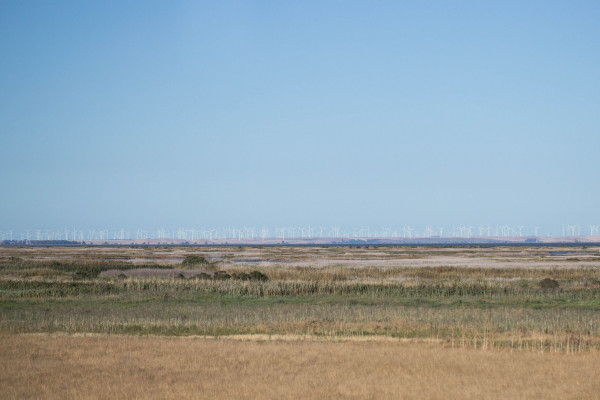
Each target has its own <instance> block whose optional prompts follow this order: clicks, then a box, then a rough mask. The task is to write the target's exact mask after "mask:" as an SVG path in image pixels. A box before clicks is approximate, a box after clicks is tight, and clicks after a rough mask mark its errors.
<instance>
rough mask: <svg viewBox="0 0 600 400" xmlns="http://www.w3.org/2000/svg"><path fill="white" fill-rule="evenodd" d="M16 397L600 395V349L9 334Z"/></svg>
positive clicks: (4, 348) (5, 383) (4, 369)
mask: <svg viewBox="0 0 600 400" xmlns="http://www.w3.org/2000/svg"><path fill="white" fill-rule="evenodd" d="M0 354H2V356H1V358H2V362H1V363H0V387H2V397H3V398H7V399H13V398H19V399H37V398H45V399H85V398H97V399H116V398H120V399H132V398H143V399H188V398H189V399H191V398H195V399H309V398H310V399H337V398H344V399H531V398H544V399H594V398H598V396H599V393H600V372H599V371H598V365H600V356H599V355H598V353H597V352H594V353H583V354H570V355H565V354H557V353H540V352H532V351H512V352H511V351H498V350H488V351H485V350H473V349H451V348H444V347H440V346H438V345H435V344H431V345H430V344H426V343H421V344H416V343H404V342H401V341H397V340H380V341H365V342H361V341H346V342H331V341H291V342H289V341H268V340H266V341H257V340H250V341H240V340H228V339H217V340H215V339H203V338H197V337H187V338H172V337H135V336H102V335H101V336H87V337H84V336H67V335H46V334H35V335H26V334H19V335H2V336H0Z"/></svg>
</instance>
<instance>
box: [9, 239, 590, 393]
mask: <svg viewBox="0 0 600 400" xmlns="http://www.w3.org/2000/svg"><path fill="white" fill-rule="evenodd" d="M90 334H91V335H94V336H93V337H91V338H90V337H85V338H83V337H81V335H90ZM0 335H2V346H3V351H2V361H3V362H2V365H13V364H12V363H13V360H12V358H11V357H13V358H19V357H18V355H19V354H20V355H21V356H22V357H23V360H21V361H20V363H21V364H14V365H23V368H29V369H26V370H23V371H21V372H18V371H17V372H15V371H12V370H11V371H9V370H8V369H7V368H4V370H3V371H2V374H1V376H0V379H2V382H0V383H3V382H6V385H4V384H3V385H1V386H4V387H9V388H10V390H11V392H10V393H11V396H13V397H28V396H29V397H34V398H35V397H40V393H47V391H48V390H51V391H52V393H59V394H61V395H57V396H56V397H61V398H64V397H73V398H75V397H82V396H85V395H86V393H87V394H89V395H90V396H91V397H107V398H108V397H115V396H116V397H132V396H131V395H132V394H133V397H135V396H137V397H150V396H149V395H148V394H152V395H154V397H160V398H166V397H205V398H218V396H216V394H219V393H220V394H222V397H223V398H227V397H229V398H230V397H236V396H234V395H233V393H236V392H235V391H231V390H234V389H232V388H237V389H235V390H237V391H240V392H239V393H242V394H243V395H240V396H237V397H244V396H245V397H246V398H266V397H270V398H273V397H284V398H286V397H294V396H293V395H292V393H296V396H295V398H306V397H310V396H302V395H301V394H302V393H305V392H303V390H308V389H306V387H308V388H312V389H311V390H312V392H311V393H315V394H317V395H316V396H312V397H321V398H326V397H329V398H332V397H333V398H334V397H352V396H350V394H353V393H355V394H356V396H355V397H357V398H365V397H367V398H368V396H366V394H367V393H366V392H364V390H370V392H369V393H371V394H372V396H371V397H372V398H385V397H394V396H393V393H394V391H396V390H400V389H401V388H405V390H406V392H402V393H405V397H407V398H411V397H412V398H419V397H430V398H435V397H439V398H442V397H444V395H445V394H446V396H445V398H448V397H455V398H458V397H462V398H464V397H471V398H481V397H488V398H498V397H505V398H515V397H516V398H519V397H522V398H531V397H539V396H544V397H548V398H569V397H572V398H585V397H588V398H593V395H594V393H597V392H594V390H596V389H597V387H595V386H593V385H592V383H591V382H592V381H594V382H598V381H600V379H599V378H600V376H599V375H598V372H597V370H596V369H594V368H590V369H587V367H585V368H584V367H583V366H586V365H588V364H586V363H589V364H590V365H591V364H592V363H596V364H597V363H598V361H600V359H599V354H600V352H599V351H598V350H600V254H599V249H598V248H597V247H579V248H576V247H566V248H558V247H557V248H549V247H497V248H486V247H464V248H455V247H439V248H428V247H420V248H419V247H414V248H411V247H364V246H362V247H263V248H258V247H256V248H254V247H253V248H245V247H206V248H205V247H203V248H193V247H148V248H143V247H132V248H129V247H73V248H70V247H49V248H34V247H23V248H18V247H2V248H0ZM161 337H162V339H161ZM175 337H179V339H176V338H175ZM198 337H203V338H204V339H200V338H198ZM232 337H235V338H247V339H248V338H249V339H252V340H251V341H249V342H247V341H246V342H238V341H232V340H228V339H230V338H232ZM207 338H212V340H209V339H207ZM257 338H259V339H260V340H257ZM274 338H276V339H277V340H273V339H274ZM290 339H292V341H289V340H290ZM281 340H283V341H284V343H281ZM340 341H341V342H343V343H341V344H340V343H337V342H340ZM263 342H264V343H263ZM37 343H42V344H43V346H42V345H41V344H40V345H38V344H37ZM400 345H401V346H400ZM145 346H150V347H152V346H158V348H160V349H163V350H161V351H164V353H161V352H158V353H156V352H154V353H152V352H151V354H150V355H149V356H148V358H147V359H144V356H143V355H142V353H143V354H146V353H147V350H143V349H145V348H146V347H145ZM188 347H189V349H196V350H194V351H197V354H198V359H201V360H210V362H211V363H214V365H213V366H212V367H211V366H204V365H203V364H202V363H200V364H198V363H196V364H194V363H193V361H192V360H191V359H190V361H189V363H191V364H189V365H191V366H190V368H191V369H190V371H181V367H180V368H176V367H174V371H171V370H167V369H164V368H167V367H164V368H163V367H160V365H161V363H162V362H165V363H167V364H168V363H172V365H177V364H176V360H175V359H171V358H169V357H171V356H170V354H171V353H173V354H179V353H182V354H183V353H185V354H187V350H186V349H188ZM61 349H62V350H61ZM113 349H121V350H114V351H115V353H112V352H113ZM317 349H320V350H317ZM157 351H158V350H157ZM262 351H264V354H258V353H261V352H262ZM136 352H138V353H139V354H138V353H136ZM178 352H179V353H178ZM311 352H312V353H311ZM319 352H324V353H323V354H327V357H329V359H328V358H327V357H324V358H322V359H321V358H319V357H321V356H320V355H319V354H320V353H319ZM121 353H123V355H118V354H121ZM192 353H193V352H192ZM313 353H314V354H313ZM127 354H129V355H130V357H132V359H131V360H129V361H123V362H122V363H120V364H119V365H123V368H126V371H125V372H123V373H122V376H123V377H126V376H129V378H131V382H138V383H137V384H135V383H132V384H131V385H129V384H126V383H124V382H121V381H119V382H120V383H118V382H117V381H114V379H121V378H120V377H119V378H117V377H111V375H110V374H111V373H110V371H109V370H106V369H105V368H106V367H105V366H104V364H105V363H106V362H107V361H106V360H107V359H112V358H111V357H116V358H117V359H119V357H121V358H122V357H125V355H127ZM136 354H137V355H136ZM236 354H241V355H239V357H238V356H236ZM302 354H304V356H303V355H302ZM307 354H313V356H310V357H309V356H308V355H307ZM352 354H355V355H356V357H358V358H356V360H354V359H353V358H352V356H351V355H352ZM369 354H372V355H373V357H374V358H373V360H379V361H373V360H370V358H369ZM79 357H84V358H86V357H87V360H88V361H87V362H86V363H87V364H86V366H87V367H89V368H91V370H92V371H94V370H97V371H98V373H99V374H100V375H99V376H100V378H97V379H94V378H90V377H89V375H86V374H88V372H85V371H84V372H80V373H76V372H73V374H75V376H76V378H74V379H75V381H69V380H68V379H71V378H69V377H68V376H65V377H59V376H54V375H52V371H53V368H57V364H56V363H60V362H63V367H64V368H74V371H75V370H77V368H80V364H79V363H80V362H81V361H80V360H79ZM165 357H166V358H165ZM182 357H183V355H182ZM232 357H233V358H232ZM236 357H238V358H236ZM303 357H305V358H303ZM306 357H308V358H306ZM378 357H379V358H378ZM406 357H408V358H406ZM436 357H437V358H436ZM275 359H276V360H279V361H274V360H275ZM35 360H38V361H39V362H40V365H39V368H38V369H36V368H37V367H36V368H33V369H31V365H33V364H35ZM61 360H62V361H61ZM94 360H96V361H94ZM281 360H287V361H288V362H289V368H288V369H285V368H283V367H282V366H281V362H282V361H281ZM302 360H305V361H302ZM332 360H337V361H335V362H333V361H332ZM406 360H413V361H414V362H416V363H420V364H419V365H420V367H418V368H417V367H415V368H417V369H411V368H409V366H408V364H406V362H407V361H406ZM432 360H437V361H436V362H437V364H435V365H434V364H431V362H433V361H432ZM494 360H496V361H494ZM543 360H551V363H550V364H549V363H544V362H542V361H543ZM575 360H579V361H577V362H575ZM127 362H129V364H127ZM328 362H330V364H328ZM473 362H475V363H480V364H481V365H482V367H481V368H484V367H483V366H485V368H486V370H483V371H480V370H479V369H478V368H479V367H478V365H479V364H474V365H470V364H469V363H473ZM579 362H580V364H578V363H579ZM23 363H30V364H28V365H30V366H29V367H25V365H26V364H23ZM298 363H299V364H298ZM303 363H304V364H303ZM311 363H314V365H315V366H319V367H318V368H321V370H320V371H321V372H319V369H318V368H317V369H315V370H306V371H303V370H302V366H303V365H304V366H306V365H309V364H311ZM486 363H487V364H486ZM494 363H496V364H494ZM510 363H516V364H515V366H518V368H521V369H520V370H519V369H518V368H517V369H516V370H515V371H513V370H512V369H510V368H508V365H509V364H510ZM537 363H540V364H539V365H537ZM109 364H110V363H109ZM146 364H147V365H146ZM201 364H202V365H201ZM267 364H268V367H267V366H265V365H267ZM488 364H489V365H488ZM126 365H128V367H125V366H126ZM168 365H171V364H168ZM181 365H185V366H186V368H187V367H188V366H189V365H188V364H185V363H184V364H181ZM257 365H262V366H263V367H261V368H257V367H256V366H257ZM273 365H275V366H273ZM277 365H279V367H276V366H277ZM328 365H329V366H328ZM361 365H362V366H361ZM533 365H536V366H537V367H538V368H542V369H541V370H540V371H542V370H543V371H545V372H540V373H539V376H538V378H536V379H538V380H537V381H536V383H532V384H531V385H528V384H527V381H526V380H525V378H518V372H517V371H521V372H520V373H522V374H524V376H525V374H526V371H531V368H532V366H533ZM572 365H580V366H577V367H573V366H572ZM78 366H79V367H78ZM338 366H339V368H338ZM87 367H86V368H87ZM103 368H104V369H103ZM127 368H128V369H127ZM161 368H162V369H161ZM247 368H250V369H252V373H250V372H248V371H247V370H246V369H247ZM336 368H338V369H336ZM365 368H370V369H365ZM419 368H420V369H419ZM544 368H546V369H548V368H550V369H548V370H547V371H546V370H545V369H544ZM562 368H568V369H565V370H563V369H562ZM371 369H372V371H374V372H372V373H371V372H369V374H371V375H368V377H364V379H363V380H360V379H358V380H357V379H354V380H351V379H349V377H351V376H352V374H355V375H356V374H357V373H358V371H370V370H371ZM580 369H581V371H583V372H580ZM140 370H141V371H147V373H148V374H149V375H145V373H140V372H139V371H140ZM329 370H331V372H327V371H329ZM48 371H50V372H48ZM284 371H288V372H285V373H284ZM294 371H296V372H298V373H299V374H300V375H299V377H298V378H297V379H296V378H294V379H292V380H293V382H290V386H289V388H288V389H289V390H292V389H293V390H294V392H292V391H287V392H285V393H287V395H284V394H282V393H283V392H281V391H279V389H278V388H269V387H267V386H266V385H268V383H269V382H271V381H272V380H277V379H290V377H294V376H295V375H294V374H295V373H294ZM407 371H409V372H407ZM410 371H412V372H410ZM486 371H487V372H486ZM171 373H172V374H174V375H173V376H171ZM218 373H221V375H218ZM128 374H129V375H128ZM194 374H196V375H194ZM281 374H284V375H281ZM396 374H397V375H398V377H399V378H398V380H395V379H392V378H393V377H395V376H396ZM544 374H553V375H552V376H555V377H556V379H554V378H553V379H554V380H548V379H547V380H546V381H544V379H543V376H544ZM588 375H589V376H588ZM43 376H48V377H51V378H47V382H42V380H40V379H41V377H43ZM157 376H158V377H159V378H158V379H159V380H160V379H162V380H163V382H162V383H161V385H163V386H164V387H162V386H161V387H160V388H156V387H154V389H151V388H152V387H153V386H152V385H149V388H148V389H147V390H148V391H147V392H141V394H139V395H138V394H136V392H135V390H136V388H138V389H139V385H140V384H141V385H146V383H145V382H146V380H149V379H150V377H155V378H156V377H157ZM206 376H208V377H209V378H206ZM86 377H87V378H86ZM409 377H413V378H414V379H415V381H414V385H412V383H411V385H408V386H407V383H406V382H408V379H409ZM426 377H428V378H427V379H433V378H434V377H435V379H434V380H435V381H436V382H437V381H438V380H439V382H440V383H439V385H438V384H437V383H436V385H438V386H435V387H432V386H431V385H430V386H427V385H426V383H425V382H424V381H422V380H423V379H426ZM590 377H591V378H593V379H591V380H590ZM355 378H356V376H355ZM81 379H84V380H85V381H81V382H83V383H82V384H83V385H84V386H81V387H79V389H77V390H75V389H68V388H72V384H73V383H74V382H79V381H78V380H81ZM88 379H89V381H87V380H88ZM102 379H106V380H108V381H109V383H110V384H111V385H115V386H114V387H113V389H111V390H122V392H119V393H117V392H109V393H108V394H107V395H106V396H104V395H101V396H94V395H93V394H94V393H95V394H98V392H96V391H95V390H96V389H94V388H96V387H102V386H103V383H102V382H103V381H102ZM124 379H125V378H124ZM152 379H154V378H152ZM194 379H197V381H194ZM378 379H379V380H378ZM440 379H441V380H440ZM444 379H446V380H447V383H444V382H446V381H444ZM486 379H487V380H486ZM519 379H521V380H520V381H519ZM557 379H558V380H557ZM27 380H32V382H34V383H33V384H32V385H30V386H31V387H28V386H27V385H26V384H24V382H25V381H27ZM111 380H112V381H111ZM169 380H170V381H169ZM207 380H208V381H207ZM453 380H457V382H463V383H462V384H460V385H459V384H458V383H456V382H455V383H452V381H453ZM229 381H235V382H236V383H238V384H242V383H241V382H245V383H244V384H243V387H242V386H239V385H238V386H235V385H233V386H232V385H228V384H227V382H229ZM254 381H256V382H255V384H254V386H253V384H252V382H254ZM326 381H327V382H329V383H328V384H326V383H325V382H326ZM512 381H514V382H517V383H515V384H514V385H512V386H511V384H510V382H512ZM115 382H117V383H115ZM169 382H170V383H169ZM178 382H181V385H182V387H174V386H173V385H175V386H177V385H179V383H178ZM353 382H362V384H363V386H364V385H367V386H366V387H362V389H361V388H358V387H357V388H353V386H352V385H353ZM411 382H412V381H411ZM518 382H521V383H518ZM446 384H447V385H449V388H453V389H452V390H454V392H452V391H450V392H447V393H446V392H445V390H446V389H444V386H443V385H446ZM21 385H23V387H21ZM40 385H41V386H40ZM61 385H62V386H61ZM261 385H262V386H261ZM294 385H296V386H294ZM305 385H308V386H305ZM330 385H333V386H331V388H330ZM370 385H381V386H377V390H375V389H374V388H373V387H372V386H370ZM419 385H425V386H423V387H421V386H419ZM461 385H462V386H461ZM465 385H467V386H465ZM155 386H156V385H155ZM347 387H350V388H353V389H348V390H346V389H345V388H347ZM161 388H162V389H161ZM190 388H191V389H190ZM219 388H220V389H219ZM302 388H305V389H302ZM369 388H370V389H369ZM461 388H462V389H461ZM467 388H468V390H469V391H468V392H466V391H465V390H467ZM167 389H168V390H169V391H168V392H165V390H167ZM429 389H431V390H433V389H435V390H433V391H431V392H427V393H429V394H430V395H429V396H422V394H423V393H424V392H422V391H421V392H420V391H419V390H429ZM68 390H71V392H68ZM131 390H134V392H131ZM144 390H146V389H144ZM189 390H192V391H191V392H190V391H189ZM194 390H199V391H200V392H194ZM227 390H230V391H229V392H228V391H227ZM361 390H362V392H361ZM448 390H450V389H448ZM40 391H41V392H40ZM160 393H162V394H163V395H160ZM194 393H196V394H194ZM197 393H201V394H202V395H199V394H197ZM227 393H229V395H228V394H227ZM263 393H266V395H264V396H261V395H259V394H263ZM452 393H454V394H452ZM460 393H462V396H461V395H459V394H460ZM113 394H114V395H115V396H113ZM167 394H168V395H167ZM41 397H48V396H41Z"/></svg>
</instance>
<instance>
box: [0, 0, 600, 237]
mask: <svg viewBox="0 0 600 400" xmlns="http://www.w3.org/2000/svg"><path fill="white" fill-rule="evenodd" d="M599 20H600V3H598V2H593V1H589V2H586V1H580V2H564V1H561V2H553V1H539V2H537V1H530V2H522V1H514V2H512V1H505V2H495V3H494V4H492V3H491V2H469V1H458V2H446V1H441V2H436V1H431V2H397V1H390V2H351V1H349V2H346V1H325V2H323V1H314V2H311V1H307V2H271V1H260V2H250V1H248V2H226V1H224V2H196V1H190V2H176V1H173V2H162V1H156V2H152V1H143V2H142V1H140V2H129V1H118V2H117V1H115V2H110V1H106V2H81V1H73V2H64V1H56V2H21V1H14V2H13V1H3V2H2V3H0V53H1V54H2V57H1V58H0V121H1V122H2V123H1V124H0V188H2V190H1V192H2V193H1V194H0V230H8V229H14V230H24V229H34V228H48V229H61V228H64V227H73V226H76V227H81V228H83V229H87V228H104V227H112V228H120V227H124V228H127V229H134V228H136V227H146V228H156V227H167V228H175V227H179V226H186V227H201V226H212V227H217V226H231V225H233V226H243V225H271V226H272V225H300V224H313V225H338V226H349V227H350V226H374V227H378V226H398V225H401V224H411V225H416V226H418V225H422V226H424V225H430V224H431V225H450V224H475V225H478V224H492V225H503V224H509V225H513V224H514V225H516V224H518V225H525V226H540V227H546V229H547V230H553V231H555V232H556V231H557V230H558V229H559V228H557V227H560V226H561V225H562V224H565V223H571V224H581V225H584V226H587V224H589V223H593V224H600V215H599V213H598V209H599V204H600V201H599V200H600V179H599V178H598V171H599V162H598V150H599V149H600V73H599V72H598V71H600V24H598V21H599Z"/></svg>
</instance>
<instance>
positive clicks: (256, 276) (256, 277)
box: [249, 271, 269, 282]
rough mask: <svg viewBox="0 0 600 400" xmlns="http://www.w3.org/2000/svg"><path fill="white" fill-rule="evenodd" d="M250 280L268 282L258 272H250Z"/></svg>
mask: <svg viewBox="0 0 600 400" xmlns="http://www.w3.org/2000/svg"><path fill="white" fill-rule="evenodd" d="M249 275H250V279H251V280H253V281H263V282H264V281H268V280H269V278H268V277H267V276H266V275H265V274H263V273H262V272H260V271H252V272H250V274H249Z"/></svg>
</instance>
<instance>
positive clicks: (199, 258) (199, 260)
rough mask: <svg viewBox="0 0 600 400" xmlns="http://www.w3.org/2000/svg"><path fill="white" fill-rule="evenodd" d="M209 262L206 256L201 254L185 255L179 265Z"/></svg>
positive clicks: (205, 263)
mask: <svg viewBox="0 0 600 400" xmlns="http://www.w3.org/2000/svg"><path fill="white" fill-rule="evenodd" d="M207 264H210V261H208V260H207V259H206V258H204V257H202V256H187V257H186V258H185V259H184V260H183V261H182V262H181V265H188V266H189V265H207Z"/></svg>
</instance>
